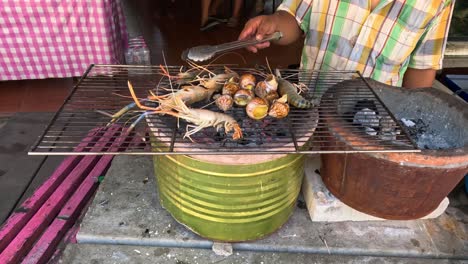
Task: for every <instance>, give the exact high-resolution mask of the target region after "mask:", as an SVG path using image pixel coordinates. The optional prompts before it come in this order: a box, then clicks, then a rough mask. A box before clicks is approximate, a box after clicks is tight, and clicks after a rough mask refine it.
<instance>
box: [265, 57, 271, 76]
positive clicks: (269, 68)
mask: <svg viewBox="0 0 468 264" xmlns="http://www.w3.org/2000/svg"><path fill="white" fill-rule="evenodd" d="M265 60H266V63H267V67H268V70H270V73H271V74H273V71H272V70H271V67H270V63H269V62H268V57H265Z"/></svg>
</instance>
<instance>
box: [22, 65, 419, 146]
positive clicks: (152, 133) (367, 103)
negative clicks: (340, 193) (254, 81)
mask: <svg viewBox="0 0 468 264" xmlns="http://www.w3.org/2000/svg"><path fill="white" fill-rule="evenodd" d="M167 69H168V72H169V73H170V74H171V75H175V74H177V73H178V72H180V71H181V70H182V69H183V68H182V67H175V66H169V67H168V68H167ZM221 69H222V67H212V68H210V70H213V71H215V70H221ZM232 69H233V70H234V71H236V72H238V73H239V74H242V73H245V72H251V73H255V75H257V78H258V79H261V74H262V73H266V72H267V71H266V70H265V69H262V68H258V69H246V68H232ZM162 73H163V71H162V69H161V68H160V67H156V66H125V65H124V66H119V65H91V66H90V67H89V69H88V70H87V71H86V73H85V74H84V76H83V78H82V79H81V80H80V81H79V82H78V84H77V85H76V86H75V88H74V89H73V91H72V93H71V94H70V96H69V97H68V98H67V99H66V101H65V103H64V105H63V106H62V107H61V108H60V109H59V111H58V112H57V113H56V115H55V116H54V118H53V119H52V121H51V123H50V124H49V125H48V127H47V128H46V129H45V131H44V133H43V134H42V135H41V137H40V138H39V139H38V141H37V143H36V144H35V145H33V146H32V148H31V150H30V152H29V154H30V155H96V154H103V155H105V154H109V155H121V154H124V155H165V154H266V153H270V154H287V153H303V154H307V153H309V154H310V153H356V152H419V150H418V149H417V148H416V147H415V144H414V142H412V140H411V139H410V138H409V137H408V135H407V134H406V133H405V131H404V130H402V127H401V126H400V125H399V122H398V121H397V122H391V121H390V122H389V123H388V124H389V125H388V126H389V127H390V128H391V129H392V131H394V130H398V131H402V133H399V134H396V135H394V133H393V134H388V133H387V136H385V133H383V131H384V129H381V128H376V131H372V130H371V131H370V132H369V131H366V129H365V128H364V127H362V126H360V125H356V124H354V123H353V120H354V119H355V117H356V113H358V116H360V117H364V119H365V120H364V122H370V123H371V124H372V126H376V125H378V124H377V123H379V120H380V123H382V120H393V121H395V119H394V117H393V115H392V114H391V113H390V112H389V110H388V109H387V108H386V107H385V106H384V105H383V104H382V103H381V101H380V100H379V99H378V98H377V96H376V94H375V93H374V92H373V90H372V87H370V85H369V84H368V83H367V82H366V80H365V79H363V78H362V77H361V76H360V75H359V73H357V72H338V71H335V72H310V71H309V72H306V71H300V70H276V72H275V74H276V75H277V76H281V77H282V78H284V79H287V80H289V81H290V82H292V83H298V82H300V83H302V84H305V86H306V87H307V90H306V91H304V92H303V95H304V97H306V98H307V99H309V100H312V101H317V102H320V106H318V107H314V108H312V109H297V108H294V107H291V111H290V113H289V115H288V116H287V117H286V118H284V119H274V118H271V117H267V118H265V119H263V120H262V121H254V120H251V119H250V118H248V117H247V116H246V114H245V110H244V109H243V108H237V107H234V108H233V109H232V110H229V111H228V112H226V113H227V114H229V115H231V116H232V117H234V118H235V120H236V121H237V122H238V123H239V125H240V126H241V128H242V132H243V135H244V137H243V139H241V140H233V139H232V138H231V134H230V133H228V134H225V133H224V131H216V129H215V128H212V127H209V128H205V129H202V130H201V131H199V132H197V133H195V134H193V135H192V136H191V139H192V140H193V141H190V139H189V138H184V134H185V133H186V131H187V130H186V127H187V123H186V122H185V121H183V120H182V119H180V120H177V119H176V118H174V117H171V116H168V115H147V116H145V118H142V119H146V120H142V121H141V122H139V123H138V125H137V126H136V127H135V128H134V129H133V130H132V131H131V132H128V131H129V130H128V127H129V126H130V124H132V123H133V122H134V121H135V120H136V119H137V118H138V117H140V116H141V114H142V113H143V111H142V110H140V109H134V110H131V111H129V112H128V113H127V114H126V115H124V116H122V117H121V118H120V119H118V120H117V121H116V122H115V123H113V127H114V128H115V127H118V128H120V134H117V135H115V134H114V135H113V136H112V138H109V140H110V141H112V140H122V141H123V142H124V143H126V144H123V145H124V147H122V148H121V149H120V150H119V151H114V152H95V151H91V148H92V146H93V145H94V143H95V141H97V139H96V138H87V137H86V135H87V134H88V133H89V131H90V130H93V129H95V128H99V129H101V130H105V129H107V128H106V127H108V124H109V121H110V120H111V118H110V117H109V116H108V114H113V113H115V112H117V111H118V110H119V109H121V108H122V107H124V106H125V105H127V104H129V103H131V102H133V100H132V99H131V98H129V95H130V93H129V90H128V87H127V80H130V81H131V82H132V84H133V86H134V89H135V93H136V95H137V96H138V97H139V98H146V96H147V95H148V91H149V90H153V91H155V92H156V93H157V94H163V93H167V92H168V91H164V90H163V89H162V88H161V87H170V83H169V81H168V78H167V77H163V75H162ZM344 81H346V82H347V83H346V82H344ZM340 84H343V85H340ZM345 84H346V85H345ZM178 88H179V87H177V86H175V84H174V86H173V89H174V90H177V89H178ZM360 105H362V106H363V107H361V108H362V109H364V110H362V109H359V107H360ZM147 106H151V102H150V103H148V104H147ZM191 107H193V108H198V107H204V108H205V109H210V110H214V111H218V112H220V110H218V109H217V107H216V106H215V105H214V104H208V103H207V102H202V103H196V104H194V105H192V106H191ZM356 107H358V108H356ZM366 109H367V110H366ZM368 113H370V114H372V113H375V114H376V115H377V117H378V119H375V118H374V119H372V118H370V119H369V116H370V115H369V116H368V115H367V114H368ZM319 116H320V118H319ZM388 126H387V127H388ZM367 130H369V128H368V129H367ZM314 131H315V132H314ZM374 134H376V135H374ZM389 135H390V137H389ZM135 137H140V138H141V139H143V141H142V142H143V143H139V144H135V143H132V142H135V141H134V140H133V139H134V138H135ZM337 139H340V140H341V141H337ZM344 142H345V143H344ZM78 146H80V147H79V148H78Z"/></svg>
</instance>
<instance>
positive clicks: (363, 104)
mask: <svg viewBox="0 0 468 264" xmlns="http://www.w3.org/2000/svg"><path fill="white" fill-rule="evenodd" d="M364 108H368V109H371V110H372V111H374V112H376V114H377V115H378V114H379V113H378V112H377V106H376V105H375V103H374V101H372V100H359V101H357V102H356V105H355V106H354V112H356V113H357V112H359V111H361V110H363V109H364Z"/></svg>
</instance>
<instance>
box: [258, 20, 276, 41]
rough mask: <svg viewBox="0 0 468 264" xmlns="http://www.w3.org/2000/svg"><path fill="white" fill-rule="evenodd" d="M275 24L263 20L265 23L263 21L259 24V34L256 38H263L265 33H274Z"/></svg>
mask: <svg viewBox="0 0 468 264" xmlns="http://www.w3.org/2000/svg"><path fill="white" fill-rule="evenodd" d="M275 28H276V27H275V25H274V24H273V23H272V22H271V21H269V20H265V21H263V23H261V24H260V25H259V26H258V29H257V34H256V36H255V38H256V39H258V40H261V39H263V38H264V37H265V35H269V34H272V33H274V32H275Z"/></svg>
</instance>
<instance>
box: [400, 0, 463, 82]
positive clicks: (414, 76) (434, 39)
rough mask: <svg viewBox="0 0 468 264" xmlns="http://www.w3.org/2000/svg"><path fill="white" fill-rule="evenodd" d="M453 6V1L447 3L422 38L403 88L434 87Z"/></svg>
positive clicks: (413, 55) (407, 71)
mask: <svg viewBox="0 0 468 264" xmlns="http://www.w3.org/2000/svg"><path fill="white" fill-rule="evenodd" d="M453 6H454V2H453V1H445V3H444V4H443V7H442V8H441V10H440V12H439V13H438V15H437V16H436V17H435V18H434V19H433V21H432V23H431V25H430V26H429V28H428V29H427V31H426V32H425V33H424V34H423V36H422V37H421V40H420V41H419V42H418V45H417V46H416V48H415V50H414V51H413V53H412V54H411V58H410V61H409V65H408V69H407V70H406V72H405V75H404V77H403V87H407V88H423V87H432V83H433V82H434V80H435V75H436V71H437V70H439V69H442V61H443V58H444V52H445V45H446V44H447V35H448V28H449V25H450V18H451V15H452V12H453Z"/></svg>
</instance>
